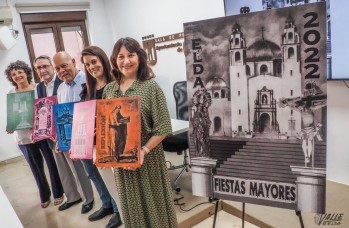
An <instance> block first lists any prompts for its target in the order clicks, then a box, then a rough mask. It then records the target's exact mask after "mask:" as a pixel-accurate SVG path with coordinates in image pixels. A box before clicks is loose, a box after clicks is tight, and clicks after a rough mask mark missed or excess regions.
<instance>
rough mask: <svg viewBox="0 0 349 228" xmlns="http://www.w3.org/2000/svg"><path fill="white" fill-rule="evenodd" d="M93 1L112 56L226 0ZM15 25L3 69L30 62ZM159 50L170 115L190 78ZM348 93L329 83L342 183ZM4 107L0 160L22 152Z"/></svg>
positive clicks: (180, 59) (0, 82) (1, 80)
mask: <svg viewBox="0 0 349 228" xmlns="http://www.w3.org/2000/svg"><path fill="white" fill-rule="evenodd" d="M75 1H76V0H75ZM14 2H17V3H23V2H28V3H29V2H31V3H33V2H46V0H43V1H39V0H36V1H30V0H17V1H15V0H9V3H10V4H11V5H13V3H14ZM57 2H58V1H57ZM60 2H63V1H60ZM65 2H69V1H65ZM90 2H91V10H90V11H88V21H87V22H88V29H89V33H90V41H91V44H95V45H98V46H100V47H102V48H103V49H104V50H105V51H106V52H107V54H108V55H109V54H111V51H112V47H113V44H114V42H115V41H116V40H117V39H118V38H120V37H124V36H131V37H133V38H135V39H137V40H138V41H140V42H141V41H142V36H145V35H150V34H154V36H155V37H160V36H165V35H170V34H174V33H179V32H183V23H185V22H190V21H196V20H203V19H209V18H215V17H221V16H224V6H223V0H222V1H211V0H177V1H173V0H171V1H170V0H147V1H143V0H118V1H115V0H104V1H100V0H91V1H90ZM0 3H2V2H1V1H0ZM2 5H4V4H2ZM14 27H15V29H18V30H19V31H20V35H19V38H18V41H17V44H16V45H15V46H14V47H13V48H12V49H10V50H8V51H0V72H1V73H2V72H4V70H5V68H6V66H7V65H8V63H9V62H11V61H15V60H17V59H22V60H24V61H27V62H29V57H28V54H27V48H26V44H25V40H24V37H23V31H22V26H21V22H20V19H19V15H16V16H15V17H14ZM157 53H158V63H157V64H156V65H155V67H154V71H155V73H156V74H157V77H156V80H157V82H158V83H159V84H160V86H161V87H162V89H163V90H164V91H165V95H166V99H167V101H168V106H169V109H170V113H171V116H172V117H175V104H174V100H173V95H172V86H173V84H174V83H175V82H176V81H180V80H186V69H185V58H184V54H183V53H177V52H176V51H175V50H173V49H165V50H162V51H158V52H157ZM348 83H349V82H348ZM10 87H11V86H10V84H9V83H8V82H7V80H6V78H5V76H2V77H0V103H1V104H3V106H5V104H6V93H7V91H8V90H9V89H10ZM347 97H349V88H347V87H346V86H345V85H344V84H343V82H341V81H329V82H328V126H327V128H328V134H327V135H328V141H327V145H328V150H327V179H329V180H332V181H336V182H340V183H344V184H349V175H347V174H348V173H349V165H348V164H349V153H348V152H347V150H348V149H347V145H348V144H347V143H346V142H347V141H348V139H347V138H348V135H349V134H348V129H349V120H348V113H349V102H348V101H347V100H348V99H347ZM4 110H5V109H4ZM4 110H3V112H0V161H1V160H4V159H7V158H10V157H13V156H16V155H17V154H20V152H19V150H18V149H17V148H16V145H15V143H14V141H13V138H12V136H8V135H7V134H6V133H5V126H6V112H5V111H4Z"/></svg>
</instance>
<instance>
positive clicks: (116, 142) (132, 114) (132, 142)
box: [96, 97, 140, 168]
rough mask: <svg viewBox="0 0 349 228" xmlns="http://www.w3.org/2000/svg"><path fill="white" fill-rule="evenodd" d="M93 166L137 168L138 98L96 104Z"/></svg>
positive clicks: (138, 163) (138, 136)
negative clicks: (95, 147) (95, 151)
mask: <svg viewBox="0 0 349 228" xmlns="http://www.w3.org/2000/svg"><path fill="white" fill-rule="evenodd" d="M96 124H97V131H96V136H97V137H96V146H97V156H96V165H97V166H98V167H119V168H122V167H126V166H127V167H139V166H140V162H139V152H140V98H139V97H125V98H113V99H108V100H98V101H97V123H96Z"/></svg>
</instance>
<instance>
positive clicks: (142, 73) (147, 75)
mask: <svg viewBox="0 0 349 228" xmlns="http://www.w3.org/2000/svg"><path fill="white" fill-rule="evenodd" d="M123 46H124V47H125V48H126V49H127V50H128V51H129V52H135V53H136V54H137V55H138V59H139V68H138V72H137V79H139V80H141V81H144V80H148V79H151V78H154V77H155V75H154V73H153V70H152V69H151V68H150V66H148V64H147V53H146V52H145V51H144V49H143V48H142V47H141V45H140V44H139V43H138V41H137V40H135V39H133V38H131V37H126V38H120V39H119V40H118V41H116V43H115V45H114V48H113V53H112V54H111V57H110V62H111V65H112V66H113V69H112V74H113V75H114V77H115V80H116V81H117V82H120V80H121V76H122V74H121V72H120V70H119V68H118V65H117V56H118V54H119V52H120V49H121V47H123Z"/></svg>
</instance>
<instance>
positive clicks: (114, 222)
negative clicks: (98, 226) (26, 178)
mask: <svg viewBox="0 0 349 228" xmlns="http://www.w3.org/2000/svg"><path fill="white" fill-rule="evenodd" d="M121 224H122V222H121V218H120V214H119V213H118V212H116V213H114V214H113V215H112V216H111V218H110V220H109V222H108V224H107V225H106V226H105V228H116V227H119V226H120V225H121Z"/></svg>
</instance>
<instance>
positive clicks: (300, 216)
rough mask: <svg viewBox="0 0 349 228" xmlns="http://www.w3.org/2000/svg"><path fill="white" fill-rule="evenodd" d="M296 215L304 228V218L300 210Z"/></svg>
mask: <svg viewBox="0 0 349 228" xmlns="http://www.w3.org/2000/svg"><path fill="white" fill-rule="evenodd" d="M296 215H297V216H298V218H299V223H300V224H301V227H302V228H304V223H303V218H302V213H301V211H300V210H296Z"/></svg>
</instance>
